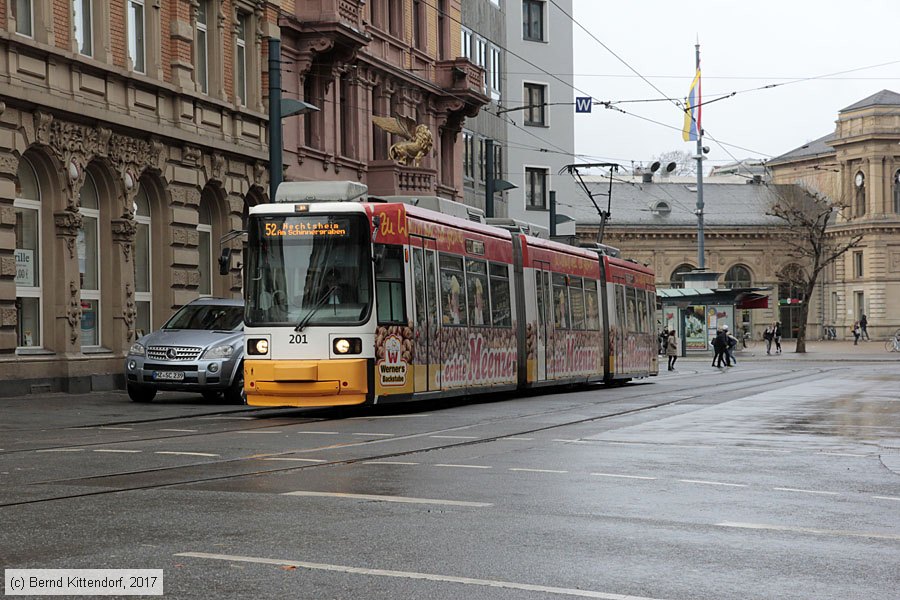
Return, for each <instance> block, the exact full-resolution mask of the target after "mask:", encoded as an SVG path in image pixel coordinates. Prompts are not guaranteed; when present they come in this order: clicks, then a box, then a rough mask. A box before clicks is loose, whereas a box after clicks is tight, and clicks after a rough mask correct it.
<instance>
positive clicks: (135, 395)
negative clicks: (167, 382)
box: [128, 383, 156, 402]
mask: <svg viewBox="0 0 900 600" xmlns="http://www.w3.org/2000/svg"><path fill="white" fill-rule="evenodd" d="M155 396H156V390H155V389H153V388H149V387H142V386H139V385H132V384H130V383H129V384H128V397H129V398H131V400H132V401H133V402H150V401H152V400H153V398H154V397H155Z"/></svg>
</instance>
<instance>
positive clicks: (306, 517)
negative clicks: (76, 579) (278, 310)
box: [0, 359, 900, 600]
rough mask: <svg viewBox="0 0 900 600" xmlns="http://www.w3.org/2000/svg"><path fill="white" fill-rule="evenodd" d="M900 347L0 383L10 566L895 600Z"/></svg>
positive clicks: (184, 578)
mask: <svg viewBox="0 0 900 600" xmlns="http://www.w3.org/2000/svg"><path fill="white" fill-rule="evenodd" d="M897 366H898V365H897V363H896V362H869V361H864V360H858V361H840V360H833V361H822V362H817V361H809V360H806V361H802V362H801V361H791V360H783V361H777V362H776V361H762V360H756V361H753V360H750V361H744V362H743V363H742V364H740V365H739V366H738V367H737V368H735V369H730V370H727V371H719V370H717V369H711V368H710V367H709V365H708V364H706V363H705V360H703V361H701V360H689V359H688V360H684V361H681V362H679V367H680V368H679V370H678V371H677V372H675V373H667V372H663V373H662V374H661V375H660V376H659V377H657V378H654V379H653V380H651V382H649V383H636V384H632V385H628V386H626V387H623V388H603V387H602V386H600V387H594V388H590V389H582V390H576V391H569V392H565V393H547V394H541V395H530V396H526V397H520V398H516V399H507V400H504V401H496V400H494V399H491V400H490V401H487V400H484V399H481V400H479V401H475V400H473V401H470V402H455V403H442V404H424V405H415V406H405V407H388V408H377V409H357V410H343V411H321V410H320V411H290V410H265V411H258V410H252V409H249V410H248V409H244V408H240V407H229V406H220V405H215V404H209V403H206V402H204V401H202V400H200V399H199V397H192V396H180V395H174V394H173V395H167V396H165V397H164V398H163V399H162V401H160V402H158V403H154V404H153V405H150V406H141V405H135V404H131V403H130V402H128V400H127V397H126V396H125V395H124V393H117V392H116V393H107V394H91V395H87V396H64V395H58V396H52V397H48V398H43V399H38V398H30V399H16V400H0V417H2V419H0V448H2V450H0V528H2V531H3V541H2V544H0V565H2V566H3V567H4V568H13V567H14V568H159V569H163V570H164V577H165V591H166V593H165V596H166V597H171V598H210V597H217V598H248V597H256V598H286V597H292V598H304V599H305V598H311V599H312V598H315V599H320V598H322V599H324V598H334V599H351V598H366V599H382V598H383V599H392V600H393V599H405V598H410V599H419V598H428V599H430V600H444V599H446V600H451V599H454V600H455V599H458V598H467V599H469V598H472V599H480V598H485V599H507V598H509V599H513V598H515V599H529V600H530V599H538V598H578V597H582V598H583V597H588V598H623V597H636V598H648V599H696V598H709V599H717V600H718V599H732V598H733V599H738V598H740V599H742V600H743V599H748V598H815V599H830V598H834V599H838V598H839V599H848V598H865V599H881V598H883V599H895V598H897V597H898V596H900V592H898V590H900V395H898V393H897V389H898V388H900V386H898V382H900V370H898V369H897Z"/></svg>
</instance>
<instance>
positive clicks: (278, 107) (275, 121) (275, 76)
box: [269, 37, 319, 202]
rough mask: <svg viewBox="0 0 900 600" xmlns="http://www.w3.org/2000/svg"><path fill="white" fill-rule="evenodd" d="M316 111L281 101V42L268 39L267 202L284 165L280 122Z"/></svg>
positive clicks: (306, 104) (299, 102) (303, 104)
mask: <svg viewBox="0 0 900 600" xmlns="http://www.w3.org/2000/svg"><path fill="white" fill-rule="evenodd" d="M317 110H319V107H318V106H314V105H312V104H310V103H309V102H304V101H303V100H294V99H291V98H287V99H285V100H282V99H281V40H280V39H278V38H275V37H272V38H269V202H274V201H275V192H276V191H278V186H279V185H280V184H281V169H282V165H283V164H284V163H283V160H282V158H281V156H282V152H283V151H284V148H283V146H284V142H283V141H282V137H281V120H282V119H283V118H285V117H291V116H293V115H300V114H304V113H308V112H313V111H317Z"/></svg>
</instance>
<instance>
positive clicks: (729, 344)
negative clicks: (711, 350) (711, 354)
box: [722, 325, 738, 367]
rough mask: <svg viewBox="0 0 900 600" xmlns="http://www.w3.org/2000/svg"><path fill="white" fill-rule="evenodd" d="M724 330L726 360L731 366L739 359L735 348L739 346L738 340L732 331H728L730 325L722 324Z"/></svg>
mask: <svg viewBox="0 0 900 600" xmlns="http://www.w3.org/2000/svg"><path fill="white" fill-rule="evenodd" d="M722 331H724V332H725V340H726V346H725V362H726V364H727V365H728V366H729V367H733V366H734V365H736V364H737V359H736V358H735V357H734V349H735V348H737V344H738V340H737V338H736V337H734V336H733V335H731V332H730V331H728V325H723V326H722Z"/></svg>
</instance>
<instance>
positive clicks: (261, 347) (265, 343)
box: [247, 338, 269, 356]
mask: <svg viewBox="0 0 900 600" xmlns="http://www.w3.org/2000/svg"><path fill="white" fill-rule="evenodd" d="M268 353H269V340H267V339H266V338H251V339H249V340H247V354H249V355H251V356H265V355H266V354H268Z"/></svg>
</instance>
